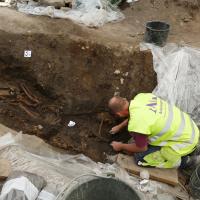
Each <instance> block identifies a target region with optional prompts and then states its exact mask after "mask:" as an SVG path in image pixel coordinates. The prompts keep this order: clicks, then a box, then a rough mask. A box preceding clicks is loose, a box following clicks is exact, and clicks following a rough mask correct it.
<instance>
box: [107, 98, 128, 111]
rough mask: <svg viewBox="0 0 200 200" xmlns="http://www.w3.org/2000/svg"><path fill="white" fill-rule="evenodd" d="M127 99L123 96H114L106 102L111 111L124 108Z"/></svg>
mask: <svg viewBox="0 0 200 200" xmlns="http://www.w3.org/2000/svg"><path fill="white" fill-rule="evenodd" d="M126 102H127V100H126V99H125V98H122V97H119V96H114V97H112V98H111V99H110V101H109V102H108V107H109V109H110V110H111V111H112V112H113V113H117V112H120V111H122V110H124V106H125V105H126Z"/></svg>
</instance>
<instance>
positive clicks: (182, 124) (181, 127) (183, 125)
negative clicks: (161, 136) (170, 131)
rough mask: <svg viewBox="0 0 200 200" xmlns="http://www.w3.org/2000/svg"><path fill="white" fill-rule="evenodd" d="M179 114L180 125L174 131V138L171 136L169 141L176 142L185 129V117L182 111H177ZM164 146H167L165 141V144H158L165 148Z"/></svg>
mask: <svg viewBox="0 0 200 200" xmlns="http://www.w3.org/2000/svg"><path fill="white" fill-rule="evenodd" d="M179 112H180V117H181V123H180V125H179V128H178V130H177V131H176V133H175V134H174V136H173V137H172V139H171V140H174V141H176V140H178V139H179V138H180V137H181V135H182V133H183V130H184V128H185V117H184V113H183V112H182V111H179ZM166 144H167V142H166V141H165V142H161V143H160V146H165V145H166Z"/></svg>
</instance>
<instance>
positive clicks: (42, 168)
mask: <svg viewBox="0 0 200 200" xmlns="http://www.w3.org/2000/svg"><path fill="white" fill-rule="evenodd" d="M2 129H5V130H9V129H7V128H4V127H3V126H1V125H0V135H2V134H1V130H2ZM1 158H4V159H5V158H6V159H7V160H9V161H10V162H11V165H12V170H21V171H26V172H30V173H34V174H37V175H39V176H42V177H44V178H45V180H46V182H47V186H46V187H45V188H44V189H43V190H42V192H41V193H40V195H39V197H38V198H37V200H55V199H56V197H57V196H60V194H62V193H63V191H65V190H66V188H67V187H68V186H69V185H70V184H71V183H72V182H73V181H74V180H76V179H77V178H78V177H84V176H85V177H87V176H88V175H92V176H101V177H102V176H103V177H105V176H107V175H114V176H115V177H116V178H117V179H119V180H121V181H124V182H126V183H127V184H128V185H130V186H131V187H132V188H133V189H134V190H136V191H137V192H138V194H139V195H140V196H141V199H144V200H150V199H155V200H157V199H159V197H160V195H163V194H166V196H168V197H170V198H172V199H173V196H179V197H180V196H181V195H180V194H183V192H182V191H181V192H180V191H179V189H178V190H177V189H174V188H173V187H171V186H168V185H166V184H163V183H157V182H155V181H149V184H148V185H146V186H145V187H146V189H145V191H144V188H141V185H140V179H139V178H136V177H132V176H129V175H128V174H127V172H126V171H125V170H123V169H122V168H120V167H119V166H117V165H116V164H113V165H111V164H108V163H106V164H102V163H96V162H94V161H92V160H91V159H90V158H88V157H86V156H84V155H82V154H79V155H69V154H66V153H65V152H59V151H58V150H57V149H54V148H52V147H51V146H50V145H48V144H46V143H45V142H43V141H42V140H41V139H39V138H37V137H36V136H30V135H25V134H21V133H13V132H12V134H11V133H7V134H4V135H3V136H1V137H0V159H1ZM184 195H185V194H184ZM184 195H183V197H184ZM181 197H182V196H181ZM182 199H184V198H182ZM186 199H187V198H186Z"/></svg>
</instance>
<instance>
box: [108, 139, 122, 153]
mask: <svg viewBox="0 0 200 200" xmlns="http://www.w3.org/2000/svg"><path fill="white" fill-rule="evenodd" d="M122 145H123V143H122V142H115V141H114V142H112V143H111V146H112V147H113V149H114V150H115V151H121V150H122Z"/></svg>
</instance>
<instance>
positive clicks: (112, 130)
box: [109, 125, 121, 135]
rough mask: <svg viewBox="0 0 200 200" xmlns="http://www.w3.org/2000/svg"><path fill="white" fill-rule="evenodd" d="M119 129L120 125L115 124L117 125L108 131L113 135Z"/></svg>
mask: <svg viewBox="0 0 200 200" xmlns="http://www.w3.org/2000/svg"><path fill="white" fill-rule="evenodd" d="M120 130H121V126H120V125H117V126H114V127H112V129H111V130H110V131H109V133H110V134H113V135H114V134H116V133H118V132H119V131H120Z"/></svg>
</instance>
